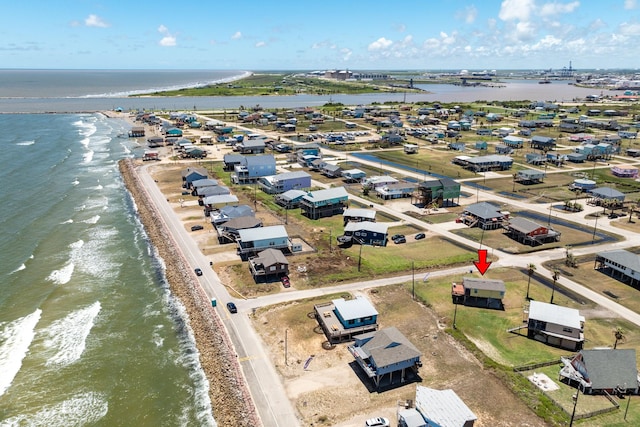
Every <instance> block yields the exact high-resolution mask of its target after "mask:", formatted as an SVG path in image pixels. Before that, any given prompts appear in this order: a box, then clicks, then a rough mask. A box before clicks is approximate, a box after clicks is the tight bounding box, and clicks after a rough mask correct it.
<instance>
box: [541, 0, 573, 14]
mask: <svg viewBox="0 0 640 427" xmlns="http://www.w3.org/2000/svg"><path fill="white" fill-rule="evenodd" d="M579 6H580V2H579V1H574V2H571V3H545V4H543V5H542V7H541V8H540V12H539V13H540V16H556V15H559V14H561V13H571V12H573V11H574V10H576V9H577V8H578V7H579Z"/></svg>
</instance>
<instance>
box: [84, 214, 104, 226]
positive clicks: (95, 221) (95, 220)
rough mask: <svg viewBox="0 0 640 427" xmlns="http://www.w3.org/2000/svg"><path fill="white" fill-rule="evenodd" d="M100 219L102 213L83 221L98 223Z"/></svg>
mask: <svg viewBox="0 0 640 427" xmlns="http://www.w3.org/2000/svg"><path fill="white" fill-rule="evenodd" d="M99 220H100V215H95V216H92V217H91V218H89V219H85V220H84V221H82V222H84V223H85V224H96V223H97V222H98V221H99Z"/></svg>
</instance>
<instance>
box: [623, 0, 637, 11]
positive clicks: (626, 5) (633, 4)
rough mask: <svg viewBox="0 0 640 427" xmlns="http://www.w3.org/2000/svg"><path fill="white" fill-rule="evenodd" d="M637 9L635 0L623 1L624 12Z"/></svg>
mask: <svg viewBox="0 0 640 427" xmlns="http://www.w3.org/2000/svg"><path fill="white" fill-rule="evenodd" d="M636 7H638V2H637V1H636V0H624V8H625V9H626V10H631V9H635V8H636Z"/></svg>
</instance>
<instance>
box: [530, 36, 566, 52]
mask: <svg viewBox="0 0 640 427" xmlns="http://www.w3.org/2000/svg"><path fill="white" fill-rule="evenodd" d="M561 44H562V40H560V39H559V38H557V37H554V36H551V35H546V36H544V38H542V39H541V40H540V41H539V42H538V43H536V44H534V45H533V46H531V47H532V48H533V49H534V50H544V49H549V48H551V47H554V46H560V45H561Z"/></svg>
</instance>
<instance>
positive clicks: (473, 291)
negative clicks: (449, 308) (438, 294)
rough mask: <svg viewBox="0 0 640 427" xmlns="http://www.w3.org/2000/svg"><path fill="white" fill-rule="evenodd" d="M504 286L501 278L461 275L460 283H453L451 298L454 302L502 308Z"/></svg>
mask: <svg viewBox="0 0 640 427" xmlns="http://www.w3.org/2000/svg"><path fill="white" fill-rule="evenodd" d="M505 292H506V287H505V285H504V282H503V281H502V280H498V279H485V278H476V277H463V278H462V283H453V284H452V286H451V298H452V300H453V303H454V304H462V305H469V306H474V307H485V308H493V309H498V310H502V309H504V306H503V305H502V300H503V299H504V295H505Z"/></svg>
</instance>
